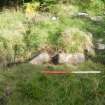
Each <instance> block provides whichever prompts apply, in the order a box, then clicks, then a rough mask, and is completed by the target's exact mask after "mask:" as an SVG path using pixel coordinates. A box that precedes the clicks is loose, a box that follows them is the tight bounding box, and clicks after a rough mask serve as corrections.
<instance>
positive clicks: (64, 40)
mask: <svg viewBox="0 0 105 105" xmlns="http://www.w3.org/2000/svg"><path fill="white" fill-rule="evenodd" d="M52 39H53V42H54V43H55V44H53V45H55V46H56V48H57V49H58V50H61V51H62V50H63V51H65V52H68V53H74V52H82V53H83V52H84V49H87V50H88V51H89V52H91V51H93V50H92V48H93V43H92V36H91V34H89V33H86V32H83V31H81V30H79V29H78V28H68V29H66V30H65V31H64V32H61V33H59V34H56V35H55V36H52ZM53 45H52V46H53Z"/></svg>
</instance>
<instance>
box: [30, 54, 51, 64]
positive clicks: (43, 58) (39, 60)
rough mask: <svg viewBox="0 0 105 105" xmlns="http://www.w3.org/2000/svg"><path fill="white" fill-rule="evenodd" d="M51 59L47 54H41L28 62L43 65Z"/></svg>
mask: <svg viewBox="0 0 105 105" xmlns="http://www.w3.org/2000/svg"><path fill="white" fill-rule="evenodd" d="M50 60H51V58H50V56H49V54H48V53H46V52H43V53H41V54H39V55H38V56H36V57H35V58H34V59H32V60H31V61H30V63H31V64H44V63H48V62H50Z"/></svg>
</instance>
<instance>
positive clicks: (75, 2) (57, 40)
mask: <svg viewBox="0 0 105 105" xmlns="http://www.w3.org/2000/svg"><path fill="white" fill-rule="evenodd" d="M7 5H8V6H7ZM14 8H15V10H14ZM0 10H1V12H0V105H50V104H51V105H104V104H105V101H104V100H105V92H104V91H105V86H104V83H105V78H104V77H105V65H104V64H105V51H104V50H103V51H95V49H91V48H95V45H96V43H97V42H100V40H101V42H100V43H103V44H105V35H104V34H105V29H104V28H105V20H104V19H105V13H104V12H105V0H24V1H23V0H14V1H13V0H0ZM79 13H84V14H85V15H86V16H80V15H78V14H79ZM97 19H99V20H97ZM84 49H87V50H88V51H89V54H90V56H89V60H88V61H86V62H84V63H82V64H79V65H56V66H55V65H51V66H48V65H35V66H33V65H30V64H27V63H25V64H19V65H14V66H13V67H7V65H8V64H12V63H18V62H21V63H22V62H26V61H28V60H29V59H30V58H32V57H33V56H35V55H36V54H37V53H39V52H43V51H45V50H46V51H48V52H59V51H63V52H67V53H75V52H81V53H84ZM93 54H94V56H93ZM46 69H49V70H66V71H67V70H68V71H71V70H100V71H101V72H102V73H101V74H86V75H82V74H76V75H75V74H68V75H59V76H58V75H53V76H52V75H45V74H43V73H42V71H43V70H46Z"/></svg>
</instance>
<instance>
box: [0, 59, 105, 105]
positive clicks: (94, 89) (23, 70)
mask: <svg viewBox="0 0 105 105" xmlns="http://www.w3.org/2000/svg"><path fill="white" fill-rule="evenodd" d="M48 68H49V69H50V70H65V69H66V68H69V70H100V71H102V73H101V74H85V75H83V74H75V75H74V74H69V75H59V76H58V75H45V74H42V73H41V71H42V70H44V69H46V66H44V65H39V66H32V65H29V64H21V65H18V66H14V67H12V68H8V69H1V70H0V96H1V97H2V96H3V95H4V94H5V90H6V88H7V87H8V88H9V89H10V90H9V91H11V94H10V96H5V97H4V101H3V100H2V101H3V102H4V105H90V104H91V105H104V104H105V101H104V100H105V86H104V83H105V76H104V75H105V66H103V65H101V64H96V63H93V62H91V61H88V62H86V63H83V64H81V65H78V66H76V68H75V69H74V68H73V67H72V66H71V67H67V66H52V67H51V66H50V67H48ZM5 103H7V104H5ZM0 105H1V104H0Z"/></svg>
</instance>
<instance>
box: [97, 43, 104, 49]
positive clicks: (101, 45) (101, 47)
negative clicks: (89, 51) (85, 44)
mask: <svg viewBox="0 0 105 105" xmlns="http://www.w3.org/2000/svg"><path fill="white" fill-rule="evenodd" d="M96 49H98V50H105V44H101V43H96Z"/></svg>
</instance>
